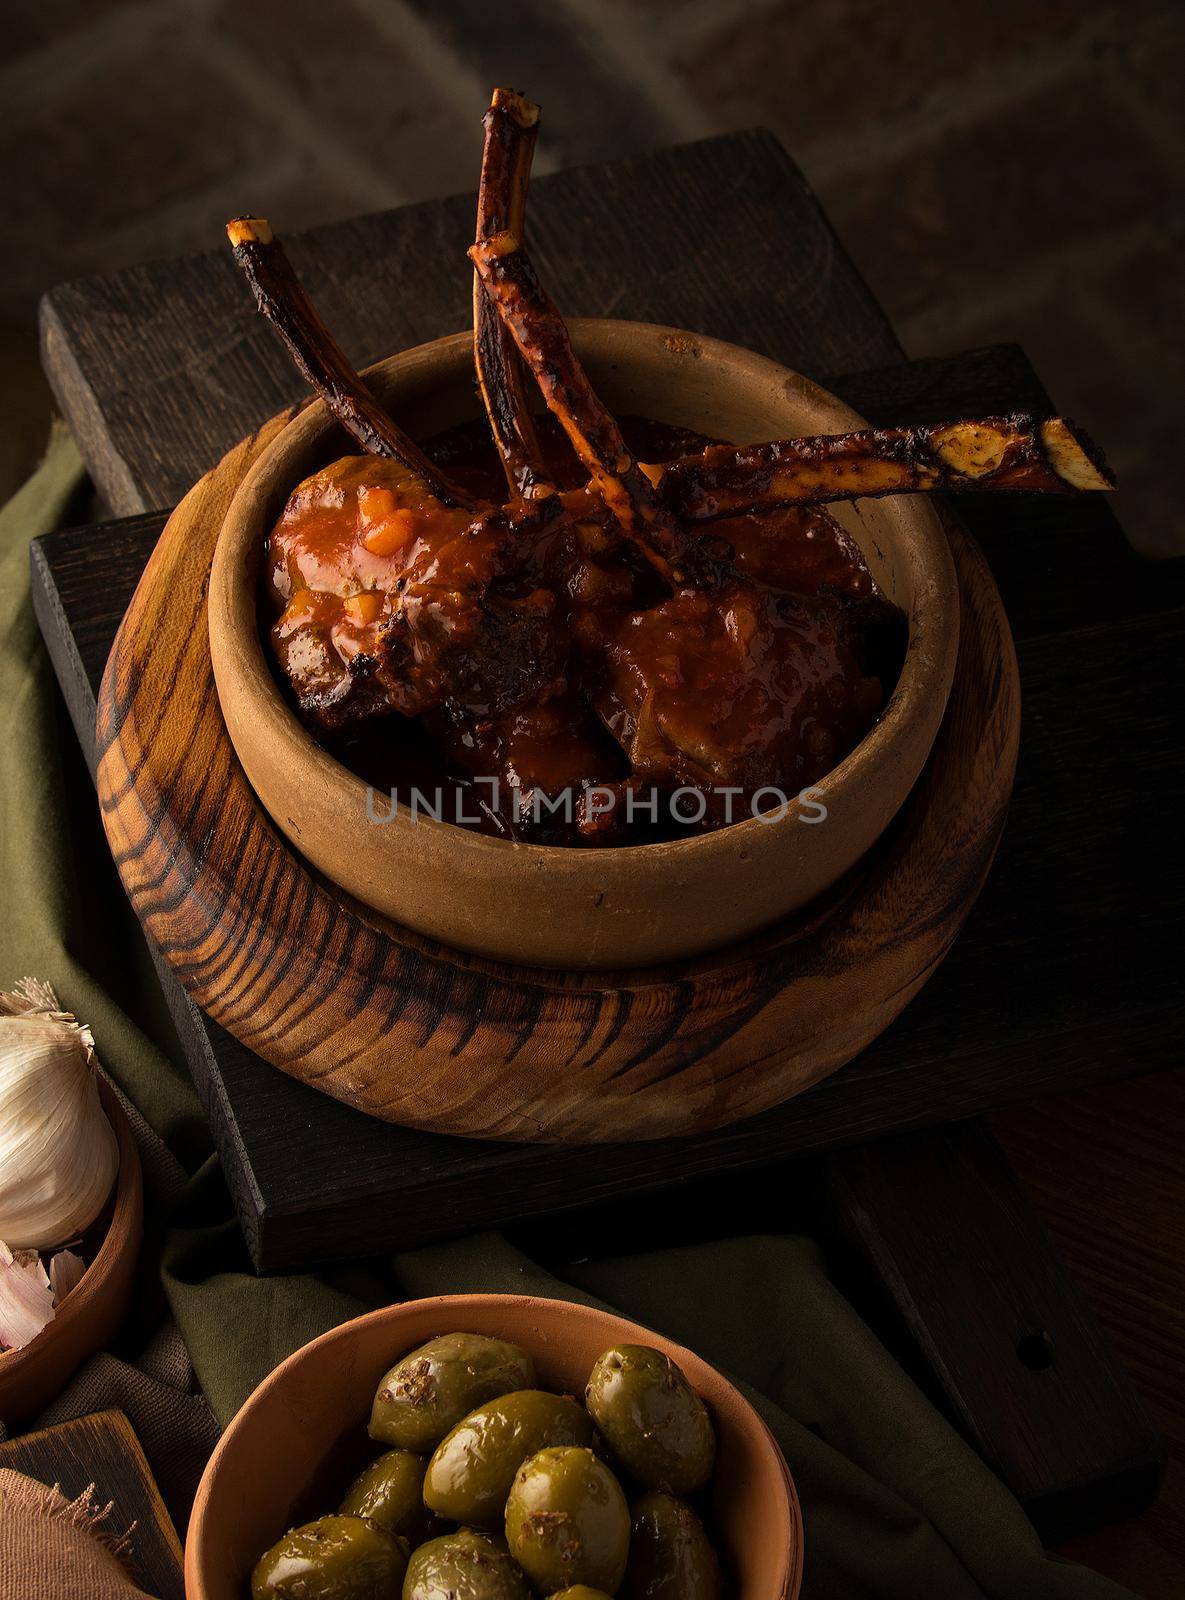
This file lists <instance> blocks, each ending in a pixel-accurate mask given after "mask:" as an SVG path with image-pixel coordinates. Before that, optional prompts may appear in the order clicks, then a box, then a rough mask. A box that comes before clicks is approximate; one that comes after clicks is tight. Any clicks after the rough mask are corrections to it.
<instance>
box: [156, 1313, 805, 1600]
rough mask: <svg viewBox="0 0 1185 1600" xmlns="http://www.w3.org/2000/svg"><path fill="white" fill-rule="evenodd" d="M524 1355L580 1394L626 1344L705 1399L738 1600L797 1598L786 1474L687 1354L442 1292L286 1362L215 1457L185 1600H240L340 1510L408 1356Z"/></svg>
mask: <svg viewBox="0 0 1185 1600" xmlns="http://www.w3.org/2000/svg"><path fill="white" fill-rule="evenodd" d="M458 1330H459V1331H463V1332H469V1333H484V1334H491V1335H494V1336H496V1337H498V1338H503V1339H510V1340H512V1341H513V1342H514V1343H515V1344H518V1345H521V1346H522V1348H523V1349H525V1350H527V1351H528V1352H529V1353H530V1354H531V1356H532V1357H533V1358H534V1360H535V1364H536V1367H537V1369H538V1375H539V1382H540V1384H541V1385H542V1386H543V1387H545V1388H549V1389H553V1390H556V1391H558V1392H561V1393H568V1394H576V1395H580V1394H583V1392H584V1385H585V1382H586V1380H587V1378H588V1375H589V1373H590V1371H591V1370H592V1366H593V1363H594V1362H595V1360H596V1358H597V1357H598V1356H599V1355H600V1354H601V1352H602V1351H604V1350H606V1349H608V1348H609V1346H610V1345H613V1344H618V1343H621V1342H623V1341H628V1342H630V1343H635V1344H637V1343H640V1344H649V1345H654V1346H656V1347H657V1348H658V1349H660V1350H664V1351H665V1352H666V1353H667V1355H669V1356H670V1357H671V1358H672V1360H674V1361H676V1362H677V1363H678V1364H679V1366H680V1367H681V1368H682V1369H683V1371H684V1373H685V1374H686V1376H687V1378H688V1380H689V1382H690V1383H691V1384H692V1386H693V1387H694V1388H695V1389H696V1390H697V1391H698V1393H699V1394H700V1395H701V1396H702V1397H703V1399H704V1400H705V1401H706V1402H707V1404H708V1406H709V1408H710V1410H711V1413H712V1418H713V1421H714V1423H715V1426H716V1434H717V1443H718V1456H717V1463H716V1471H715V1473H714V1474H713V1479H712V1483H711V1486H710V1487H709V1490H708V1491H707V1493H708V1497H709V1504H710V1511H709V1517H710V1521H711V1531H712V1534H713V1537H714V1538H715V1540H716V1542H717V1545H718V1547H719V1550H720V1554H721V1556H722V1558H723V1560H724V1562H725V1564H726V1566H727V1568H728V1574H729V1579H730V1590H729V1592H730V1594H732V1595H733V1596H734V1597H735V1600H794V1597H795V1596H796V1595H797V1594H798V1592H799V1588H800V1586H801V1583H802V1563H803V1534H802V1514H801V1511H800V1508H799V1504H798V1496H797V1494H796V1493H795V1490H794V1484H793V1482H792V1480H791V1478H790V1473H789V1471H788V1469H787V1467H786V1463H785V1461H784V1460H783V1459H782V1456H781V1453H780V1451H779V1450H778V1447H777V1445H776V1444H775V1443H774V1440H773V1436H772V1435H771V1434H770V1432H769V1429H768V1428H767V1427H766V1426H765V1424H764V1423H763V1422H762V1420H761V1418H760V1417H759V1416H758V1415H757V1413H756V1412H755V1411H754V1410H753V1408H752V1406H751V1405H750V1404H749V1403H748V1401H747V1400H745V1399H744V1398H743V1397H742V1395H741V1394H740V1393H739V1392H738V1391H737V1390H736V1389H735V1388H734V1387H733V1385H732V1384H731V1383H729V1382H728V1380H727V1379H726V1378H724V1377H722V1376H721V1374H720V1373H719V1372H717V1371H716V1370H715V1368H714V1367H710V1366H708V1364H707V1363H706V1362H705V1361H701V1360H700V1358H699V1357H698V1356H696V1355H693V1354H692V1352H691V1351H690V1350H684V1349H682V1348H681V1347H680V1346H679V1345H677V1344H672V1343H671V1341H670V1340H669V1339H664V1338H663V1337H662V1336H661V1335H660V1334H656V1333H652V1332H650V1331H649V1330H648V1329H646V1328H642V1327H639V1326H638V1325H637V1324H636V1323H633V1322H628V1321H626V1320H625V1319H624V1318H622V1317H616V1316H612V1315H611V1314H609V1313H608V1312H604V1311H598V1310H594V1309H592V1308H590V1307H587V1306H581V1305H571V1304H569V1303H567V1302H566V1301H560V1300H537V1299H532V1298H528V1297H527V1296H521V1295H502V1294H466V1295H442V1296H440V1297H439V1298H436V1299H432V1300H412V1301H409V1302H407V1303H406V1304H405V1305H397V1306H388V1307H386V1308H385V1309H384V1310H382V1311H373V1312H371V1313H370V1315H369V1316H365V1317H359V1318H357V1320H356V1321H354V1322H347V1323H344V1324H343V1325H342V1326H341V1327H340V1328H334V1329H333V1330H332V1332H330V1333H326V1334H323V1335H322V1336H321V1338H319V1339H314V1340H313V1341H312V1343H311V1344H307V1345H305V1346H304V1348H303V1349H301V1350H298V1351H297V1352H296V1354H295V1355H292V1356H289V1358H288V1360H287V1361H285V1362H283V1363H282V1364H281V1365H280V1366H278V1367H277V1368H276V1370H275V1371H274V1372H273V1373H272V1374H271V1376H270V1377H268V1378H265V1379H264V1381H263V1383H261V1384H260V1386H259V1388H258V1389H256V1391H255V1393H254V1394H253V1395H252V1396H251V1397H250V1399H249V1400H248V1401H247V1402H246V1404H245V1405H244V1406H243V1407H242V1409H241V1410H240V1411H239V1413H238V1415H237V1416H236V1417H235V1419H234V1421H233V1422H232V1423H231V1425H230V1427H229V1428H228V1429H227V1430H226V1432H225V1434H224V1435H223V1437H222V1439H221V1441H220V1443H219V1445H218V1448H217V1449H216V1450H215V1452H214V1454H213V1456H212V1457H211V1458H210V1462H209V1465H208V1466H207V1468H206V1471H205V1474H204V1476H203V1478H202V1481H201V1484H200V1485H199V1487H198V1492H197V1498H196V1500H195V1501H194V1507H193V1515H192V1518H191V1520H190V1524H189V1534H188V1537H187V1539H186V1546H185V1593H186V1596H187V1600H242V1597H243V1595H245V1594H246V1592H247V1584H248V1579H249V1578H250V1575H251V1571H252V1568H253V1567H254V1565H255V1563H256V1562H257V1561H258V1559H259V1557H260V1556H261V1555H262V1554H263V1552H264V1551H265V1550H266V1549H267V1548H268V1547H269V1546H270V1545H271V1544H273V1543H274V1542H275V1540H276V1539H278V1538H279V1536H280V1535H281V1534H282V1533H283V1532H285V1530H286V1529H288V1528H290V1527H292V1526H293V1525H295V1524H297V1523H300V1522H303V1521H307V1520H311V1519H312V1518H313V1517H315V1516H318V1515H323V1514H324V1513H325V1512H326V1511H329V1510H333V1509H336V1507H337V1504H338V1502H339V1501H340V1499H341V1496H342V1494H343V1493H344V1491H345V1488H346V1486H347V1484H348V1482H349V1480H350V1477H351V1476H352V1474H353V1473H354V1472H355V1471H357V1470H358V1467H359V1466H360V1464H361V1462H362V1461H363V1460H366V1459H369V1457H370V1456H373V1454H374V1452H375V1447H374V1446H372V1445H369V1444H368V1441H367V1438H366V1421H367V1418H368V1417H369V1415H370V1405H371V1401H372V1399H373V1398H374V1391H375V1389H376V1388H377V1387H378V1383H379V1379H380V1378H381V1377H382V1375H383V1373H384V1372H385V1371H386V1370H387V1369H388V1367H390V1366H392V1365H393V1364H394V1362H396V1361H397V1360H398V1359H399V1357H400V1356H402V1355H404V1354H406V1352H407V1351H409V1350H413V1349H415V1348H416V1346H417V1345H420V1344H423V1343H424V1342H425V1341H426V1340H428V1339H431V1338H434V1337H435V1336H436V1335H437V1334H442V1333H452V1332H455V1331H458Z"/></svg>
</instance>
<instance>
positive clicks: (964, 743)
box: [97, 413, 1020, 1144]
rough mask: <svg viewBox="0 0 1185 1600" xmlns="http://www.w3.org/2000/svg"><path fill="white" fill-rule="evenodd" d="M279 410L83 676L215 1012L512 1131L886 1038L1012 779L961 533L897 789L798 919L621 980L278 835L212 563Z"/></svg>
mask: <svg viewBox="0 0 1185 1600" xmlns="http://www.w3.org/2000/svg"><path fill="white" fill-rule="evenodd" d="M289 420H290V415H289V414H288V413H284V414H281V416H280V417H278V418H276V419H273V420H272V421H271V422H269V423H267V424H266V425H265V427H263V428H262V429H261V430H260V431H259V432H258V433H256V434H254V435H252V436H251V437H250V438H249V439H248V440H246V441H244V442H243V443H242V444H240V445H238V446H236V447H235V449H234V450H232V451H231V452H230V453H229V454H228V455H227V456H226V457H225V458H224V459H223V461H222V462H221V463H220V464H219V466H218V467H217V468H216V469H215V470H214V471H213V472H212V473H210V474H208V475H207V476H206V477H205V478H204V479H202V481H201V482H200V483H199V484H197V485H196V486H195V488H194V489H192V490H191V491H190V493H189V494H188V495H186V497H185V499H184V500H183V501H182V503H181V505H180V506H179V507H178V508H177V510H176V511H175V512H174V513H173V515H172V516H171V517H170V518H169V521H168V523H167V524H166V526H165V528H164V531H163V532H162V534H161V537H160V539H159V541H158V543H157V546H156V548H155V550H154V551H153V554H152V556H151V558H150V560H149V563H148V566H147V568H146V569H145V572H144V576H143V577H142V578H141V580H140V583H139V585H138V587H137V589H136V593H135V596H134V598H133V600H132V604H131V606H130V607H129V609H128V612H127V614H126V616H125V617H124V620H123V622H122V624H121V626H120V630H119V633H118V635H117V637H116V641H115V646H114V648H113V650H112V653H111V656H110V659H109V661H108V664H107V670H106V673H105V675H104V678H103V682H102V686H101V689H100V694H99V709H98V723H97V741H98V764H97V784H98V790H99V802H100V805H101V807H102V811H103V819H104V825H105V827H106V829H107V837H108V842H109V843H110V845H111V850H112V854H113V855H114V857H115V861H116V864H117V866H118V869H119V873H120V876H121V878H122V879H123V883H124V887H125V889H126V890H127V892H128V896H129V898H130V899H131V902H132V905H133V907H134V909H135V911H136V913H137V915H138V916H139V918H140V920H141V922H142V923H143V925H144V927H145V929H146V930H147V931H148V933H149V935H150V936H151V938H152V940H153V942H154V944H155V945H156V946H157V948H158V949H159V950H160V951H161V952H162V954H163V955H164V957H165V959H166V960H167V961H168V963H169V964H170V966H171V967H172V968H173V970H174V972H175V973H176V974H177V976H178V978H179V979H180V981H181V983H182V985H183V986H184V988H185V989H186V991H187V992H188V993H189V994H190V996H191V997H192V998H193V999H194V1000H195V1001H196V1002H197V1004H198V1005H199V1006H200V1007H201V1008H202V1009H203V1011H205V1012H206V1013H207V1014H208V1015H209V1016H211V1017H212V1018H213V1019H214V1020H215V1021H216V1022H218V1023H220V1024H221V1025H222V1026H223V1027H224V1028H226V1029H227V1030H228V1032H230V1033H232V1034H234V1036H235V1037H236V1038H237V1039H238V1040H239V1041H240V1043H241V1044H243V1045H245V1046H247V1048H249V1049H252V1050H254V1051H255V1052H257V1053H258V1054H259V1055H261V1056H262V1057H263V1058H264V1059H265V1060H267V1061H270V1062H271V1063H272V1064H273V1065H274V1066H277V1067H280V1068H282V1069H283V1070H284V1071H285V1072H288V1073H289V1074H291V1075H292V1076H293V1077H295V1078H298V1079H300V1081H302V1082H304V1083H308V1084H311V1085H312V1086H314V1087H315V1088H317V1089H318V1090H320V1091H321V1092H323V1093H326V1094H331V1095H333V1096H334V1097H335V1098H337V1099H339V1100H343V1101H345V1102H346V1103H347V1104H349V1105H352V1106H354V1107H355V1108H356V1109H358V1110H360V1111H365V1112H367V1113H369V1114H370V1115H372V1116H377V1117H381V1118H383V1119H384V1120H387V1121H391V1122H398V1123H400V1124H401V1125H404V1126H410V1127H417V1128H424V1129H428V1130H431V1131H433V1132H436V1133H448V1134H460V1135H465V1136H468V1137H477V1138H493V1139H500V1140H501V1139H504V1140H513V1141H521V1142H548V1143H555V1142H558V1141H564V1142H573V1143H581V1144H592V1143H604V1142H608V1141H615V1140H631V1139H656V1138H672V1137H681V1136H685V1135H687V1134H696V1133H704V1132H710V1131H712V1130H714V1129H716V1128H720V1127H724V1126H726V1125H728V1124H729V1123H732V1122H737V1121H740V1120H741V1119H743V1118H745V1117H748V1116H752V1115H754V1114H756V1113H758V1112H761V1111H766V1110H768V1109H769V1108H770V1107H771V1106H774V1105H778V1104H780V1103H781V1102H783V1101H785V1100H788V1099H790V1098H791V1097H792V1096H793V1095H795V1094H798V1093H800V1092H801V1091H802V1090H803V1089H806V1088H809V1087H810V1086H811V1085H812V1084H813V1083H816V1082H818V1081H819V1080H820V1079H821V1078H824V1077H826V1076H827V1075H828V1074H829V1073H830V1072H833V1071H834V1070H835V1069H836V1068H837V1067H839V1066H842V1065H843V1064H844V1063H845V1062H847V1061H849V1060H850V1059H851V1058H852V1057H853V1056H854V1055H856V1054H857V1053H858V1052H859V1051H860V1050H862V1049H863V1048H864V1047H865V1046H866V1045H867V1044H868V1043H869V1042H870V1041H871V1040H872V1039H874V1038H875V1037H876V1036H877V1034H879V1033H880V1032H881V1031H882V1030H883V1029H884V1028H885V1027H886V1026H887V1025H888V1024H889V1023H890V1022H891V1021H892V1020H893V1018H894V1017H895V1016H897V1015H898V1013H899V1012H900V1011H901V1010H902V1008H903V1007H904V1006H905V1005H906V1004H907V1003H908V1001H909V1000H910V999H912V997H913V996H914V995H915V994H916V993H917V991H918V989H919V988H920V987H921V986H922V984H923V983H924V982H925V981H926V980H927V979H928V978H929V977H930V976H931V975H932V974H933V972H934V971H935V969H936V968H937V966H938V964H939V962H940V961H941V960H942V958H943V957H944V955H945V954H946V952H947V950H948V949H949V948H950V946H951V944H952V942H953V941H954V938H955V935H956V934H957V932H958V930H959V928H960V927H961V926H962V924H963V921H964V919H965V918H966V916H967V913H968V912H969V910H970V908H971V906H972V904H973V902H974V900H975V897H976V895H977V894H978V892H979V889H980V887H981V885H982V883H983V880H984V877H985V875H986V873H987V869H988V867H989V865H990V863H991V860H992V857H993V856H994V854H995V851H996V845H997V843H998V841H999V837H1000V831H1001V829H1002V827H1003V823H1004V815H1005V811H1006V809H1007V805H1008V799H1009V796H1010V794H1011V792H1012V780H1013V775H1014V772H1015V767H1016V750H1017V742H1018V738H1019V723H1020V697H1019V686H1018V683H1017V676H1016V659H1015V655H1014V652H1013V648H1012V639H1011V636H1010V634H1009V631H1008V623H1007V620H1006V618H1005V616H1004V612H1003V607H1002V605H1001V602H1000V597H999V593H998V591H997V589H996V586H995V584H994V582H993V581H992V577H991V573H990V571H989V570H988V567H987V564H986V563H985V561H984V560H983V557H982V556H981V554H980V553H979V551H978V550H977V548H976V547H975V545H974V544H973V543H972V541H971V540H970V538H969V537H968V536H967V535H966V534H965V533H964V532H963V531H962V529H961V528H959V527H958V525H957V524H956V523H955V522H954V521H953V520H951V521H950V524H949V529H948V531H949V536H950V542H951V548H952V552H953V554H954V557H955V566H956V570H957V573H958V580H959V596H960V615H961V624H960V626H961V632H960V646H959V656H958V665H957V667H956V671H955V680H954V685H953V687H952V690H951V695H950V700H949V703H948V706H947V712H946V716H945V719H944V721H943V725H942V728H941V730H940V732H939V734H938V738H937V740H936V741H935V745H934V748H933V751H932V753H931V756H930V759H929V762H928V764H927V767H926V770H925V772H924V773H923V775H922V777H921V779H920V780H919V782H918V783H917V785H916V786H915V788H914V790H913V793H912V794H911V795H910V796H909V798H908V799H907V801H906V803H905V805H904V807H903V808H902V811H901V813H900V814H899V816H898V817H897V818H896V819H895V821H894V823H893V824H892V825H891V827H890V829H889V830H888V832H887V833H886V835H885V836H884V838H883V839H882V840H881V841H880V842H879V843H878V845H877V846H876V847H875V848H874V849H873V851H872V852H870V854H869V856H868V857H866V858H865V860H864V861H863V862H861V863H860V864H859V865H858V866H857V867H856V868H855V869H854V871H853V872H851V873H849V874H848V875H847V876H846V877H845V878H844V879H843V880H841V882H840V883H839V884H837V885H836V887H835V888H834V889H833V890H832V891H830V892H829V893H828V894H827V895H825V896H823V897H822V898H821V899H820V900H818V901H815V902H813V903H812V904H811V905H810V906H809V907H808V908H807V909H806V910H805V911H804V912H802V913H798V914H795V915H794V916H793V917H790V918H787V919H785V920H783V921H781V922H779V923H776V924H775V925H774V926H773V927H771V928H770V929H768V930H767V931H765V932H763V933H761V934H759V935H757V936H756V937H754V938H752V939H749V940H747V941H745V942H744V943H743V944H739V945H732V946H727V947H725V948H724V949H722V950H719V951H716V952H713V953H711V954H709V955H706V956H702V957H697V958H696V959H694V960H689V961H683V962H679V963H677V964H673V965H669V966H663V967H651V968H645V969H636V970H632V971H626V972H620V973H616V974H612V973H610V974H606V973H603V972H595V973H579V972H557V971H546V970H542V969H539V968H527V967H514V966H510V965H507V964H504V963H499V962H495V961H491V960H485V959H480V958H478V957H474V956H468V955H466V954H464V953H462V952H460V951H457V950H455V949H452V948H450V947H448V946H445V945H442V944H438V943H436V942H435V941H434V940H431V939H429V938H426V937H424V936H421V935H418V934H414V933H412V932H410V931H409V930H407V929H404V928H401V927H399V926H397V925H396V924H394V923H392V922H388V921H386V920H385V919H383V918H381V917H379V916H378V915H377V913H374V912H368V911H366V910H364V909H362V908H360V907H358V906H357V905H356V904H355V903H354V902H352V901H350V900H349V898H348V897H347V896H345V895H344V894H343V893H342V892H341V891H340V890H338V889H337V888H336V887H335V886H334V885H332V884H330V883H328V882H326V881H325V880H324V879H323V878H321V877H320V875H319V874H318V873H317V872H316V871H315V869H314V868H312V867H311V866H310V865H309V864H308V862H306V861H305V859H304V858H303V857H302V856H300V855H299V854H298V853H297V852H296V850H295V848H294V847H293V846H292V845H291V844H290V843H289V841H288V840H287V839H286V838H285V837H284V836H283V835H282V834H281V833H280V832H279V830H278V829H277V828H276V826H275V825H274V824H273V822H272V820H271V819H270V817H269V816H268V815H267V813H266V812H265V811H264V809H263V807H262V805H261V804H260V802H259V801H258V799H257V798H256V796H255V794H254V792H253V790H252V789H251V787H250V785H249V783H248V782H247V779H246V777H245V775H244V773H243V770H242V768H241V767H240V765H239V762H238V759H237V757H236V755H235V751H234V747H233V745H232V744H231V741H230V736H229V734H228V732H227V730H226V726H225V723H224V722H223V718H222V713H221V710H220V707H219V704H218V695H217V690H216V688H215V685H214V675H213V669H212V667H211V662H210V646H209V636H208V627H207V620H206V588H207V581H208V577H209V570H210V562H211V560H212V558H213V554H214V547H215V545H216V543H217V540H218V536H219V533H220V531H221V527H222V520H223V518H224V516H225V515H226V511H227V508H228V506H229V504H230V501H231V499H232V498H233V496H234V494H235V492H236V490H237V489H238V487H239V484H240V483H241V482H242V480H243V478H244V477H245V476H246V475H247V473H248V472H249V471H250V469H251V467H252V466H253V464H254V463H255V461H257V460H258V459H259V457H260V455H261V454H262V453H263V452H264V451H265V450H266V449H267V447H268V446H269V445H270V444H271V442H272V440H273V439H274V438H275V437H276V435H277V433H278V432H279V430H280V429H281V428H282V427H283V426H284V425H285V424H286V423H287V422H288V421H289ZM343 448H344V444H343ZM738 848H739V847H738Z"/></svg>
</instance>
